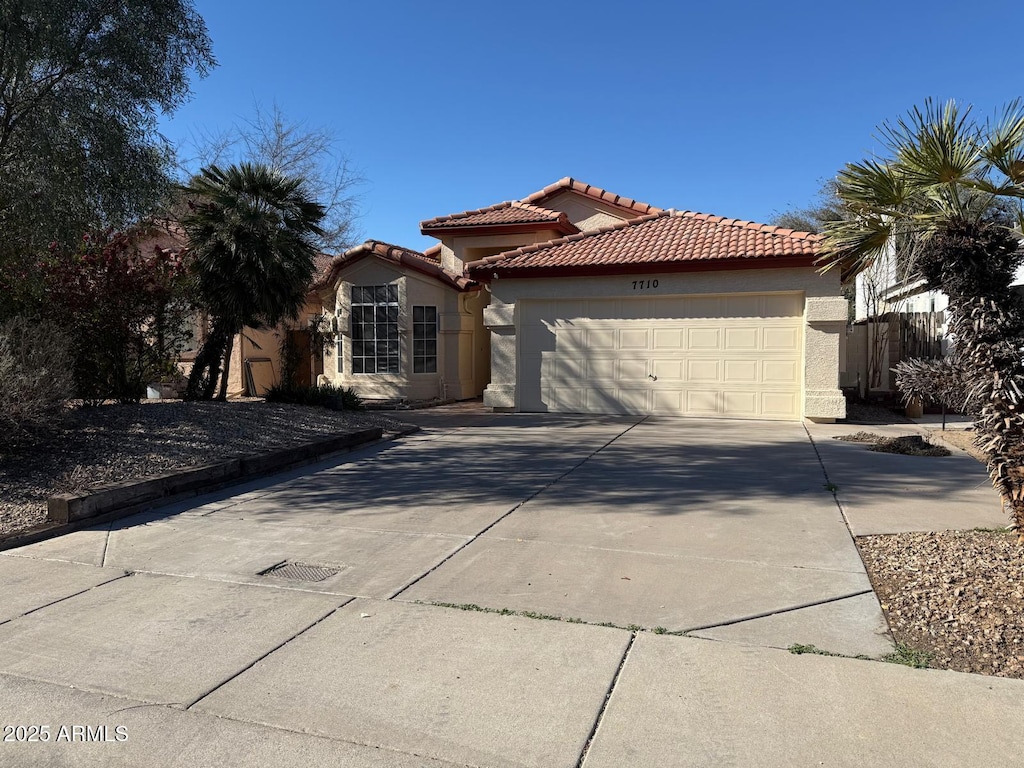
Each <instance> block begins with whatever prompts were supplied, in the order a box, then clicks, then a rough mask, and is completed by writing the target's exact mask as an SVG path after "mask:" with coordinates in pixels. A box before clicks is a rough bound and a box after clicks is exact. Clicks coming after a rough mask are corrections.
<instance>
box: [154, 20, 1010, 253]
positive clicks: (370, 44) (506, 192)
mask: <svg viewBox="0 0 1024 768" xmlns="http://www.w3.org/2000/svg"><path fill="white" fill-rule="evenodd" d="M195 5H196V9H197V10H198V11H199V13H200V14H201V15H202V16H203V17H204V19H205V20H206V23H207V26H208V27H209V30H210V35H211V37H212V39H213V44H214V52H215V55H216V56H217V59H218V61H219V63H220V66H219V67H217V68H216V69H215V70H214V71H213V72H212V74H211V75H210V76H209V77H207V78H206V79H205V80H197V81H196V82H195V83H194V87H193V91H194V96H193V98H192V100H191V101H190V102H189V103H187V104H186V105H185V106H183V107H182V108H180V109H179V110H178V111H177V112H176V113H175V114H174V115H173V116H171V117H170V118H169V119H164V120H163V121H162V122H161V130H162V132H163V133H164V135H165V136H167V137H168V138H169V139H171V140H172V141H174V142H177V141H180V140H182V139H185V138H187V137H188V136H189V135H190V134H192V133H194V132H197V131H199V132H202V131H218V130H221V129H224V128H227V127H228V126H230V125H231V124H232V123H233V122H237V121H239V120H242V119H245V118H246V117H250V116H251V115H252V114H253V104H254V103H255V102H259V103H261V104H262V105H264V106H271V105H273V104H274V103H276V104H277V105H278V106H279V107H280V108H281V109H282V111H283V112H284V113H285V114H286V115H287V116H288V117H289V118H290V119H291V120H294V121H304V122H306V123H308V124H310V125H313V126H319V127H326V128H328V129H330V130H331V131H332V132H334V133H335V135H336V136H337V137H338V139H339V140H340V145H341V148H342V149H343V150H344V152H345V153H346V154H347V155H348V156H349V158H350V160H351V162H352V163H353V165H354V166H356V167H357V168H358V169H359V170H360V172H361V174H362V175H363V176H364V177H365V178H366V183H365V184H364V185H363V186H362V187H361V189H360V196H361V209H362V217H361V220H360V224H359V229H360V232H361V234H362V235H363V236H364V237H367V238H375V239H380V240H385V241H389V242H395V243H398V244H401V245H405V246H408V247H413V248H425V247H428V246H429V245H431V244H433V243H434V242H436V241H434V240H432V239H430V238H426V237H424V236H422V235H421V234H420V233H419V227H418V222H419V221H420V220H421V219H426V218H431V217H433V216H437V215H442V214H446V213H454V212H456V211H461V210H465V209H467V208H477V207H482V206H485V205H490V204H492V203H496V202H500V201H502V200H508V199H513V198H519V197H523V196H525V195H527V194H529V193H530V192H533V191H536V190H537V189H540V188H542V187H544V186H546V185H547V184H550V183H551V182H553V181H556V180H557V179H559V178H561V177H563V176H573V177H575V178H577V179H580V180H582V181H585V182H587V183H590V184H594V185H596V186H599V187H603V188H605V189H608V190H611V191H613V192H616V193H618V194H622V195H625V196H627V197H635V198H637V199H639V200H642V201H644V202H648V203H652V204H654V205H658V206H661V207H674V208H679V209H690V210H697V211H704V212H707V213H714V214H718V215H722V216H729V217H735V218H741V219H751V220H754V221H767V220H770V219H771V218H772V217H773V215H775V214H776V213H778V212H781V211H784V210H787V209H789V208H793V207H801V206H805V205H807V204H808V203H810V202H811V201H812V200H813V198H814V196H815V193H816V191H817V190H818V188H819V187H820V184H821V180H822V179H824V178H827V177H830V176H832V175H833V174H834V173H835V171H836V170H837V169H839V168H840V167H841V166H842V165H843V164H844V163H846V162H849V161H853V160H859V159H861V158H862V157H864V156H865V155H866V154H869V153H870V152H872V151H873V150H874V149H877V145H876V143H875V142H874V141H873V135H874V132H875V130H874V129H875V126H877V125H878V124H879V123H880V122H882V121H883V120H886V119H891V118H894V117H897V116H899V115H901V114H903V113H905V112H906V111H907V110H908V109H909V108H910V107H911V106H913V105H915V104H920V103H921V102H923V100H924V99H925V98H926V97H933V98H938V99H942V100H945V99H949V98H955V99H957V100H962V101H965V102H969V103H973V104H974V105H975V109H976V110H977V112H978V114H979V115H982V116H987V115H989V114H991V113H992V112H993V111H994V110H995V109H996V108H997V107H999V106H1001V105H1003V104H1005V103H1006V102H1008V101H1010V100H1011V99H1014V98H1017V97H1018V96H1020V95H1021V94H1022V91H1024V88H1022V78H1021V74H1020V73H1021V70H1020V62H1019V57H1020V46H1019V40H1018V39H1017V38H1018V37H1019V35H1018V32H1019V30H1020V29H1021V26H1022V22H1024V4H1021V3H1020V0H1007V1H1004V0H992V1H986V0H981V2H976V3H968V4H965V3H962V2H958V3H953V2H949V0H936V1H934V2H921V1H919V0H889V1H888V2H876V1H875V0H869V1H867V2H864V1H861V2H856V3H848V2H843V3H840V2H831V1H830V0H816V1H814V2H802V1H801V2H785V1H781V0H780V1H777V2H727V1H720V2H716V3H711V2H707V3H700V4H697V3H690V2H675V3H643V2H634V3H629V4H627V3H612V2H605V1H604V0H590V1H589V2H577V1H575V0H574V1H572V2H561V1H560V0H550V1H549V2H546V3H534V2H522V1H521V2H515V3H508V2H500V3H499V2H455V1H453V0H431V1H430V2H427V1H426V0H423V1H420V2H417V1H415V0H401V1H395V2H388V0H376V1H375V2H360V3H356V2H345V1H342V2H311V1H309V0H296V1H295V2H291V3H282V2H280V0H272V1H269V0H246V1H245V2H236V1H235V0H196V3H195Z"/></svg>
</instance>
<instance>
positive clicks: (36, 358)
mask: <svg viewBox="0 0 1024 768" xmlns="http://www.w3.org/2000/svg"><path fill="white" fill-rule="evenodd" d="M73 365H74V359H73V357H72V354H71V349H70V344H69V341H68V338H67V336H65V335H64V333H63V332H62V331H61V329H60V327H59V326H58V325H57V324H56V323H53V322H50V321H45V320H44V321H38V322H35V321H30V320H28V319H26V318H24V317H14V318H11V319H10V320H7V321H5V322H3V323H0V450H9V449H12V448H15V447H18V446H20V445H23V444H27V443H31V442H32V440H33V438H35V437H38V436H40V435H41V434H43V433H45V432H47V431H49V430H50V429H51V428H52V427H53V426H55V424H57V423H58V422H59V421H60V420H61V418H62V416H63V413H64V404H65V402H66V401H67V399H68V398H69V397H71V396H72V393H73V391H74V381H73V379H72V368H73Z"/></svg>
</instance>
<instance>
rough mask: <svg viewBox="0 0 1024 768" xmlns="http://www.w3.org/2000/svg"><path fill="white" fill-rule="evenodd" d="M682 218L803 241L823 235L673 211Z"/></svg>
mask: <svg viewBox="0 0 1024 768" xmlns="http://www.w3.org/2000/svg"><path fill="white" fill-rule="evenodd" d="M670 210H671V209H670ZM673 212H674V213H677V214H679V215H681V216H689V217H690V218H694V219H699V220H702V221H708V222H713V223H715V224H724V225H726V226H733V227H740V228H742V229H750V230H753V231H755V232H764V233H765V234H768V235H779V236H780V237H795V238H798V239H801V240H819V239H821V235H819V234H816V233H814V232H804V231H803V230H799V229H787V228H786V227H777V226H775V225H774V224H761V223H759V222H756V221H749V220H747V219H727V218H725V217H724V216H716V215H715V214H713V213H701V212H699V211H673Z"/></svg>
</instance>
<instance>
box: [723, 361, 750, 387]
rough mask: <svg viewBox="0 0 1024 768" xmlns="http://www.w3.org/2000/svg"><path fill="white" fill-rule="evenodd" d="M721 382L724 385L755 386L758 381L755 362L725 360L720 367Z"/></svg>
mask: <svg viewBox="0 0 1024 768" xmlns="http://www.w3.org/2000/svg"><path fill="white" fill-rule="evenodd" d="M722 368H723V371H724V375H723V377H722V380H723V381H724V382H725V383H726V384H747V385H750V384H757V383H758V379H759V374H758V368H759V363H758V361H757V360H725V361H724V365H723V366H722Z"/></svg>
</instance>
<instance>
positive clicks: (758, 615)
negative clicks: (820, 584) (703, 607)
mask: <svg viewBox="0 0 1024 768" xmlns="http://www.w3.org/2000/svg"><path fill="white" fill-rule="evenodd" d="M873 593H874V590H873V589H871V588H870V587H868V588H867V589H861V590H859V591H857V592H850V593H849V594H845V595H838V596H836V597H826V598H825V599H824V600H814V601H813V602H810V603H803V604H801V605H794V606H791V607H789V608H779V609H778V610H776V611H765V612H764V613H753V614H751V615H749V616H741V617H740V618H738V619H729V620H728V621H719V622H716V623H714V624H703V625H701V626H699V627H689V628H687V629H684V630H682V632H683V634H684V635H685V634H689V633H690V632H703V631H704V630H705V629H718V628H719V627H731V626H732V625H733V624H742V623H743V622H746V621H754V620H755V619H766V618H768V617H769V616H778V615H780V614H783V613H792V612H793V611H802V610H804V609H805V608H814V607H815V606H818V605H828V604H829V603H837V602H839V601H840V600H849V599H850V598H853V597H860V596H861V595H869V594H873Z"/></svg>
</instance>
